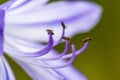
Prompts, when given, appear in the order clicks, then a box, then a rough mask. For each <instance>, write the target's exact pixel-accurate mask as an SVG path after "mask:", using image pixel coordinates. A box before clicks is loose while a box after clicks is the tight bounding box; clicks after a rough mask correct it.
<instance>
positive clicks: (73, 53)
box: [28, 44, 76, 69]
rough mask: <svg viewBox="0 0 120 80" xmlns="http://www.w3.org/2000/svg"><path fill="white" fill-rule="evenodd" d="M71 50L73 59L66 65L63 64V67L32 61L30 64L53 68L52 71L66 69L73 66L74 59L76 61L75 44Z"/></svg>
mask: <svg viewBox="0 0 120 80" xmlns="http://www.w3.org/2000/svg"><path fill="white" fill-rule="evenodd" d="M71 49H72V57H71V59H70V60H69V61H68V62H67V63H64V64H62V65H49V64H39V62H37V63H33V62H32V61H30V60H29V61H28V63H30V64H34V65H37V66H40V67H45V68H52V69H59V68H64V67H67V66H69V65H71V64H72V62H73V61H74V59H75V55H76V52H75V46H74V45H73V44H71Z"/></svg>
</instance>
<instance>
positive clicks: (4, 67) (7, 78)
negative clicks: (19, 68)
mask: <svg viewBox="0 0 120 80" xmlns="http://www.w3.org/2000/svg"><path fill="white" fill-rule="evenodd" d="M0 80H15V77H14V75H13V73H12V70H11V68H10V66H9V64H8V63H7V62H6V60H5V59H4V57H0Z"/></svg>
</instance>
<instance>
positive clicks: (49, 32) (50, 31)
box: [46, 29, 54, 35]
mask: <svg viewBox="0 0 120 80" xmlns="http://www.w3.org/2000/svg"><path fill="white" fill-rule="evenodd" d="M46 31H47V32H48V34H52V35H54V33H53V31H52V30H50V29H47V30H46Z"/></svg>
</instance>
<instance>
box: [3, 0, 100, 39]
mask: <svg viewBox="0 0 120 80" xmlns="http://www.w3.org/2000/svg"><path fill="white" fill-rule="evenodd" d="M11 15H12V14H9V13H7V14H6V18H5V21H6V25H5V27H6V29H5V32H7V33H11V34H15V35H17V36H20V37H23V38H26V39H29V40H33V41H39V40H41V41H46V40H47V39H46V36H47V34H46V30H45V29H53V30H54V33H55V35H54V37H55V39H56V40H57V39H58V38H59V37H60V34H61V32H62V31H60V30H61V27H60V26H61V25H60V23H61V21H64V22H65V24H66V25H67V29H66V35H67V36H73V35H74V34H76V33H81V32H86V31H88V30H90V29H92V28H93V27H94V26H95V25H96V24H97V22H98V21H99V18H100V16H101V7H100V6H99V5H97V4H95V3H92V2H88V1H75V2H73V1H72V2H69V1H68V2H67V1H64V2H63V1H59V2H54V3H50V4H48V5H46V6H44V7H42V9H41V10H38V11H34V12H30V13H23V14H19V15H14V16H11ZM23 32H24V33H23ZM41 34H42V35H41Z"/></svg>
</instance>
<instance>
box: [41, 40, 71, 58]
mask: <svg viewBox="0 0 120 80" xmlns="http://www.w3.org/2000/svg"><path fill="white" fill-rule="evenodd" d="M68 45H69V43H68V40H66V41H65V48H64V51H63V52H62V53H61V54H59V55H57V56H55V57H51V58H43V59H42V58H40V60H57V59H59V58H61V57H62V56H64V55H65V54H66V53H67V51H68Z"/></svg>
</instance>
